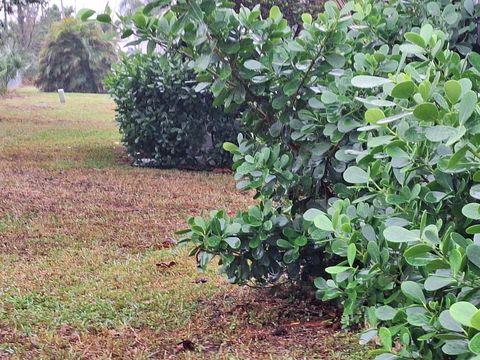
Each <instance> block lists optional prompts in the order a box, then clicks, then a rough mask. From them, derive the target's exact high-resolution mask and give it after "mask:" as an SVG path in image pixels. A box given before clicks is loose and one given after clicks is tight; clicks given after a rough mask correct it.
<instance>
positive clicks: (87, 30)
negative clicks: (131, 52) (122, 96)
mask: <svg viewBox="0 0 480 360" xmlns="http://www.w3.org/2000/svg"><path fill="white" fill-rule="evenodd" d="M116 60H117V46H116V42H115V39H112V38H110V37H109V35H108V34H106V33H105V32H104V31H103V30H102V28H101V27H100V26H98V25H96V24H93V23H82V22H80V21H78V20H76V19H72V18H66V19H64V20H62V21H61V22H59V23H56V24H54V25H53V27H52V29H51V31H50V33H49V34H48V38H47V42H46V43H45V46H44V47H43V48H42V51H41V54H40V64H39V75H38V78H37V80H36V82H35V83H36V85H37V86H38V87H39V88H40V89H42V90H43V91H55V90H57V89H59V88H63V89H65V90H66V91H74V92H90V93H97V92H104V88H103V84H102V80H103V78H104V77H105V75H106V74H107V72H108V71H109V70H110V67H111V64H112V63H113V62H115V61H116Z"/></svg>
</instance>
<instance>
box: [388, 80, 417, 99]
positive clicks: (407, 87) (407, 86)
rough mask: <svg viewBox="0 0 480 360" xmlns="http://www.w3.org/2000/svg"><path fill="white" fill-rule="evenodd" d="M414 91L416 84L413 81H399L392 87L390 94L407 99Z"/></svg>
mask: <svg viewBox="0 0 480 360" xmlns="http://www.w3.org/2000/svg"><path fill="white" fill-rule="evenodd" d="M415 91H416V86H415V83H414V82H413V81H410V80H409V81H404V82H401V83H399V84H397V85H395V87H394V88H393V89H392V96H393V97H394V98H398V99H408V98H410V97H411V96H412V95H413V94H414V93H415Z"/></svg>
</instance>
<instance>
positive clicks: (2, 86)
mask: <svg viewBox="0 0 480 360" xmlns="http://www.w3.org/2000/svg"><path fill="white" fill-rule="evenodd" d="M21 66H22V61H21V59H20V57H19V56H18V55H17V54H16V53H15V52H14V51H13V50H11V49H10V47H8V46H3V47H0V94H4V93H5V92H6V91H7V85H8V83H9V81H10V80H12V79H14V78H15V76H16V75H17V71H18V70H19V69H20V68H21Z"/></svg>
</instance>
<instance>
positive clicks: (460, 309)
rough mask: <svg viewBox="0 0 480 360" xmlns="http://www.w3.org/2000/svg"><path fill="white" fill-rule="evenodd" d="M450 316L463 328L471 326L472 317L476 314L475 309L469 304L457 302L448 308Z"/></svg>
mask: <svg viewBox="0 0 480 360" xmlns="http://www.w3.org/2000/svg"><path fill="white" fill-rule="evenodd" d="M449 311H450V315H451V316H452V318H453V319H454V320H455V321H457V322H458V323H460V324H462V325H463V326H468V327H471V326H472V317H473V315H474V314H475V313H476V312H477V308H476V307H475V306H474V305H472V304H471V303H469V302H466V301H459V302H457V303H455V304H453V305H452V306H450V309H449Z"/></svg>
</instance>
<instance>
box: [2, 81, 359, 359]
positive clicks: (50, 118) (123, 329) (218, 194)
mask: <svg viewBox="0 0 480 360" xmlns="http://www.w3.org/2000/svg"><path fill="white" fill-rule="evenodd" d="M113 117H114V104H113V102H112V101H111V100H110V99H109V97H108V96H106V95H88V94H67V103H66V104H65V105H62V104H60V103H59V101H58V97H57V94H45V93H41V92H38V91H37V90H36V89H34V88H23V89H20V90H18V91H17V92H15V93H12V94H9V95H7V96H6V97H3V98H0V359H3V358H13V359H32V358H41V359H53V358H54V359H78V358H84V359H109V358H124V359H147V358H157V359H165V358H180V359H182V358H186V359H203V358H214V359H217V358H218V359H270V358H271V359H303V358H308V359H313V358H318V359H352V360H353V359H366V358H367V357H366V356H365V354H364V353H362V352H360V351H361V350H362V349H361V348H359V346H358V345H356V344H357V339H356V337H355V336H354V335H351V334H348V333H345V332H341V331H338V330H335V326H330V325H329V322H328V321H323V320H322V319H324V318H328V317H329V316H331V314H330V312H331V310H329V309H328V307H325V308H323V307H322V306H321V305H318V304H317V303H315V302H314V301H311V300H305V299H294V298H291V297H288V296H284V294H283V293H280V294H275V295H272V294H268V293H267V290H262V291H259V290H251V289H250V288H241V287H238V286H231V285H228V284H227V283H226V282H225V280H224V279H223V278H222V277H220V276H218V275H216V273H215V269H212V270H211V271H210V272H209V273H207V274H200V273H198V272H197V271H196V268H195V262H194V260H193V259H192V258H189V257H188V256H187V255H186V254H187V251H186V249H184V250H181V249H180V250H178V249H174V248H171V243H172V238H173V236H174V235H173V233H174V231H175V230H177V229H180V228H183V227H184V220H185V218H186V217H187V216H189V215H197V214H200V213H201V212H202V211H205V210H207V211H208V210H211V209H216V208H227V209H229V210H239V209H243V208H245V207H246V206H247V205H248V203H249V202H250V197H248V196H245V195H242V194H240V193H238V192H236V191H235V190H234V189H235V187H234V183H233V180H232V176H231V175H228V174H227V175H225V174H213V173H197V172H180V171H174V170H155V169H138V168H133V167H131V166H129V164H128V159H127V157H126V155H125V153H124V150H123V148H122V146H121V144H120V136H119V134H118V130H117V128H116V125H115V123H114V121H113ZM171 262H174V265H173V266H171V267H166V266H162V265H165V263H170V264H173V263H171ZM320 320H322V321H320Z"/></svg>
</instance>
